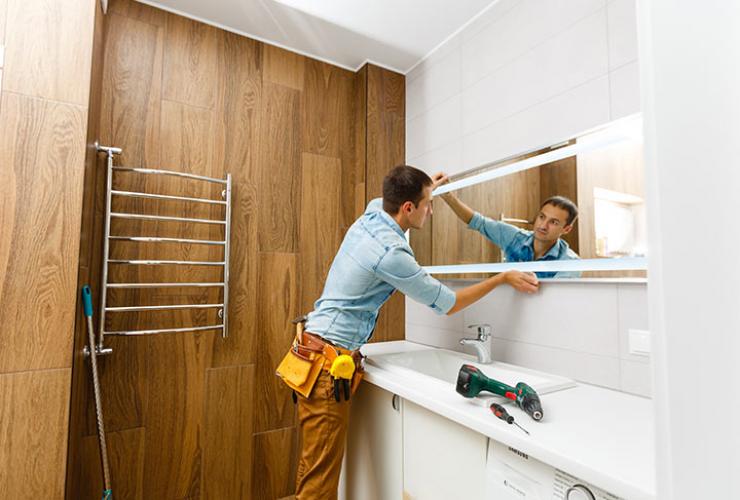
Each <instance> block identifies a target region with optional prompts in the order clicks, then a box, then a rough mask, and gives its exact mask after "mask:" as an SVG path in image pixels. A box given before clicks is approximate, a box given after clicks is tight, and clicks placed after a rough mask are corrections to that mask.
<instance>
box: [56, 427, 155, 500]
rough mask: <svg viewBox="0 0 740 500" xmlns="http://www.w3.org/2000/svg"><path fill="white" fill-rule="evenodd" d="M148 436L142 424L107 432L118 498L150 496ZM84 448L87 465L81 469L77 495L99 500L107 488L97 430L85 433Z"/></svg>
mask: <svg viewBox="0 0 740 500" xmlns="http://www.w3.org/2000/svg"><path fill="white" fill-rule="evenodd" d="M144 439H145V436H144V429H143V428H141V427H137V428H135V429H128V430H125V431H119V432H107V433H106V442H107V443H108V463H109V468H110V475H111V489H112V490H113V493H114V496H115V498H116V500H119V499H120V500H145V498H146V497H145V496H144V449H145V441H144ZM80 448H81V453H82V457H83V460H82V462H83V464H84V467H83V468H81V470H80V478H79V485H80V486H79V489H78V490H76V491H77V493H75V495H77V496H75V497H74V498H79V499H80V500H98V499H99V498H100V492H102V491H103V472H102V469H101V465H100V445H99V444H98V436H97V434H96V435H94V436H87V437H85V438H84V439H83V440H82V444H81V447H80ZM68 498H69V497H68Z"/></svg>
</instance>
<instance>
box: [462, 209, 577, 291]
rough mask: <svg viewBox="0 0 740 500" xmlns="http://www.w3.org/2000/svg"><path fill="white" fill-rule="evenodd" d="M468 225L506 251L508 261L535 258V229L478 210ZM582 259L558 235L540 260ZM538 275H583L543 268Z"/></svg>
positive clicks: (542, 276)
mask: <svg viewBox="0 0 740 500" xmlns="http://www.w3.org/2000/svg"><path fill="white" fill-rule="evenodd" d="M468 228H470V229H473V230H475V231H478V232H479V233H481V234H482V235H483V236H485V237H486V238H487V239H488V240H489V241H490V242H491V243H493V244H494V245H496V246H498V247H499V248H500V249H501V251H502V252H503V253H504V256H505V257H506V261H507V262H532V261H533V260H535V259H534V231H527V230H526V229H521V228H518V227H516V226H512V225H511V224H507V223H506V222H501V221H497V220H494V219H490V218H488V217H485V216H483V215H481V214H479V213H478V212H476V213H474V214H473V218H472V219H470V222H469V223H468ZM571 259H580V257H579V256H578V254H577V253H575V252H574V251H573V250H571V249H570V247H569V246H568V243H566V242H565V241H563V240H562V239H558V241H557V243H555V244H554V245H553V246H552V248H550V250H548V251H547V253H545V255H543V256H542V257H540V258H539V259H537V260H571ZM535 274H536V275H537V277H538V278H580V277H581V273H580V272H578V271H560V272H550V271H539V272H537V273H535Z"/></svg>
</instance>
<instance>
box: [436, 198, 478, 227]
mask: <svg viewBox="0 0 740 500" xmlns="http://www.w3.org/2000/svg"><path fill="white" fill-rule="evenodd" d="M442 199H443V200H444V201H445V203H447V204H448V205H449V206H450V208H451V209H452V211H453V212H455V215H457V218H458V219H460V220H461V221H463V222H464V223H465V224H470V219H472V218H473V214H474V213H475V212H474V211H473V209H472V208H470V207H469V206H467V205H466V204H465V203H463V202H462V201H460V198H458V197H457V196H455V195H454V194H452V193H445V194H443V195H442Z"/></svg>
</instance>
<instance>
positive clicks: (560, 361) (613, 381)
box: [492, 338, 620, 389]
mask: <svg viewBox="0 0 740 500" xmlns="http://www.w3.org/2000/svg"><path fill="white" fill-rule="evenodd" d="M492 351H493V359H495V360H498V361H504V362H506V363H512V364H515V365H519V366H524V367H527V368H532V369H534V370H541V371H544V372H547V373H554V374H556V375H562V376H564V377H568V378H572V379H574V380H578V381H579V382H586V383H589V384H595V385H600V386H603V387H609V388H612V389H619V388H620V378H619V359H617V358H611V357H607V356H595V355H592V354H584V353H580V352H573V351H569V350H567V349H559V348H554V347H546V346H541V345H535V344H526V343H523V342H514V341H510V340H504V339H496V338H494V339H493V345H492Z"/></svg>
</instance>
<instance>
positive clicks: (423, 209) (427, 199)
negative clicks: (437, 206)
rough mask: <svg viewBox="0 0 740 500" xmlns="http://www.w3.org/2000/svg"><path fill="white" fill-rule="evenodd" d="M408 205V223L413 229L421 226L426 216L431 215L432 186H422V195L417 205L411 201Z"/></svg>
mask: <svg viewBox="0 0 740 500" xmlns="http://www.w3.org/2000/svg"><path fill="white" fill-rule="evenodd" d="M410 205H411V209H410V211H409V213H408V219H409V225H410V226H411V227H413V228H414V229H421V228H423V227H424V222H426V220H427V217H429V216H430V215H432V186H427V187H425V188H424V197H423V198H422V199H421V201H420V202H419V205H418V206H416V207H414V204H413V203H410Z"/></svg>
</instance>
